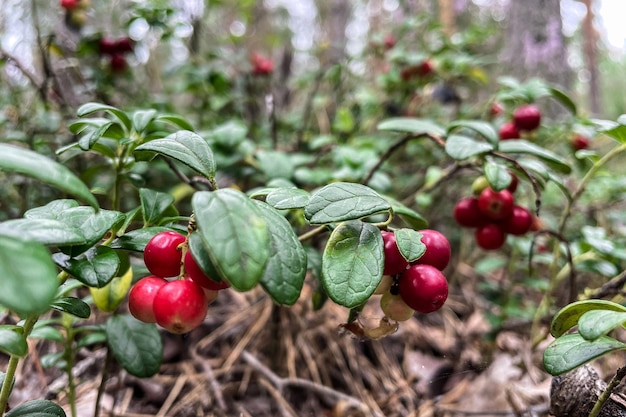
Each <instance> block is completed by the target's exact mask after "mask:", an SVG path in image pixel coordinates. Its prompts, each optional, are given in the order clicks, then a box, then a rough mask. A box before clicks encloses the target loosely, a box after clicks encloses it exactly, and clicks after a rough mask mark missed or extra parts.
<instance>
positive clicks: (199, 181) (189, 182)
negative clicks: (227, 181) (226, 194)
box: [163, 158, 217, 191]
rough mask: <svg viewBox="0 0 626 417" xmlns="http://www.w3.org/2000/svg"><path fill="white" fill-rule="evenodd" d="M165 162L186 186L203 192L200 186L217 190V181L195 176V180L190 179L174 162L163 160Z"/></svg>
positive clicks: (167, 159)
mask: <svg viewBox="0 0 626 417" xmlns="http://www.w3.org/2000/svg"><path fill="white" fill-rule="evenodd" d="M163 159H164V160H165V163H166V164H167V166H168V167H169V168H170V169H171V170H172V172H174V174H175V175H176V176H177V177H178V178H179V179H180V180H181V181H182V182H184V183H185V184H187V185H189V186H191V187H193V188H194V189H195V190H199V191H200V190H203V188H202V187H199V186H198V185H199V184H203V185H205V186H207V187H208V188H209V190H211V191H213V190H216V189H217V185H216V184H215V181H212V180H210V179H208V178H205V177H199V176H195V177H193V178H189V177H188V176H187V175H185V173H184V172H182V171H181V170H180V169H178V167H177V166H176V165H175V164H174V162H172V161H171V160H170V159H169V158H163Z"/></svg>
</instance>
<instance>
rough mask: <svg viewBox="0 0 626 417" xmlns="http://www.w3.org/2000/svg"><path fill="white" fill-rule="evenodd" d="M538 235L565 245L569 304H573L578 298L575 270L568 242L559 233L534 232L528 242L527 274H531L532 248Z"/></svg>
mask: <svg viewBox="0 0 626 417" xmlns="http://www.w3.org/2000/svg"><path fill="white" fill-rule="evenodd" d="M540 235H549V236H552V237H554V238H556V239H558V240H559V242H561V243H564V244H565V251H566V252H567V263H568V264H569V268H570V269H569V286H570V288H569V302H570V303H573V302H574V301H576V298H577V297H578V292H577V291H576V286H577V284H576V269H575V268H574V259H573V258H572V251H571V249H570V244H569V241H568V240H567V239H566V238H565V237H563V236H562V235H560V234H559V233H557V232H555V231H554V230H547V229H546V230H538V231H536V232H535V235H534V236H533V240H532V242H530V255H529V256H528V274H529V275H531V273H532V262H533V254H534V247H535V242H536V240H537V238H538V237H539V236H540Z"/></svg>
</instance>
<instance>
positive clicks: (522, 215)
mask: <svg viewBox="0 0 626 417" xmlns="http://www.w3.org/2000/svg"><path fill="white" fill-rule="evenodd" d="M532 224H533V215H532V213H531V212H530V211H528V210H527V209H525V208H524V207H522V206H513V214H511V217H509V218H508V219H506V220H505V221H504V222H503V223H502V230H504V232H506V233H510V234H512V235H516V236H521V235H524V234H526V233H528V231H529V230H530V227H531V226H532Z"/></svg>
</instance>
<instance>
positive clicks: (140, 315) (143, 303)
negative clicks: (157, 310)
mask: <svg viewBox="0 0 626 417" xmlns="http://www.w3.org/2000/svg"><path fill="white" fill-rule="evenodd" d="M165 284H167V280H166V279H164V278H161V277H155V276H153V275H150V276H147V277H144V278H141V279H140V280H139V281H137V282H136V283H135V285H133V287H132V288H131V289H130V291H129V292H128V310H130V314H132V315H133V317H135V318H136V319H137V320H140V321H143V322H144V323H156V318H155V317H154V309H153V306H154V297H155V296H156V293H157V292H158V291H159V290H160V289H161V287H162V286H164V285H165Z"/></svg>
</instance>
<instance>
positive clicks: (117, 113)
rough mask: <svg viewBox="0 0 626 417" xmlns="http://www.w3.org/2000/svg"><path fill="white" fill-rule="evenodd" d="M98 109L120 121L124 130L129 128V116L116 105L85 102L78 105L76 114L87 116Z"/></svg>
mask: <svg viewBox="0 0 626 417" xmlns="http://www.w3.org/2000/svg"><path fill="white" fill-rule="evenodd" d="M100 111H101V112H105V113H109V114H111V115H112V116H114V117H115V118H116V119H117V120H119V121H120V122H122V124H123V125H124V127H125V128H126V130H130V128H131V121H130V117H128V115H127V114H126V113H125V112H123V111H122V110H120V109H118V108H117V107H113V106H109V105H106V104H102V103H85V104H83V105H82V106H80V107H79V108H78V110H76V115H77V116H78V117H83V116H87V115H90V114H92V113H96V112H100Z"/></svg>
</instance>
